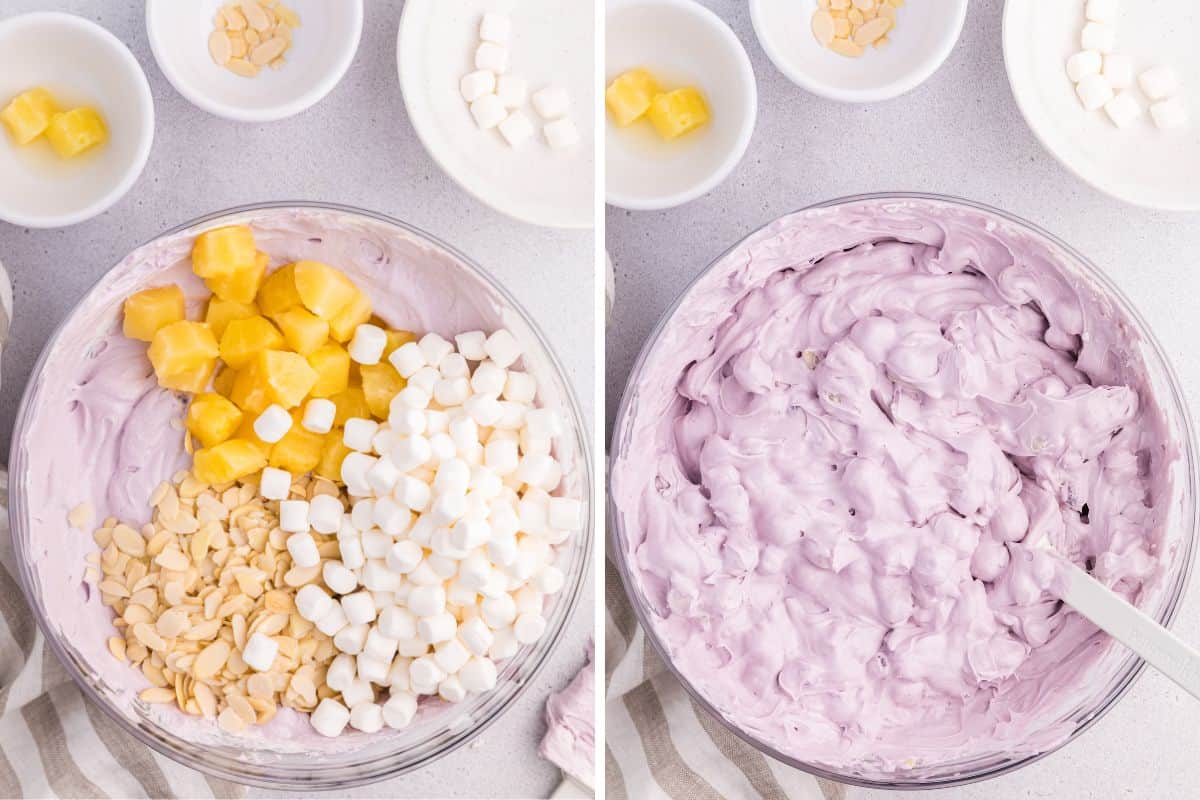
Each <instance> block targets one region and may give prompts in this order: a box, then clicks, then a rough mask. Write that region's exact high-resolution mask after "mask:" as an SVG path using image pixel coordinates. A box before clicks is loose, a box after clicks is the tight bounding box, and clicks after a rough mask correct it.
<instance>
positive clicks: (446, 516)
mask: <svg viewBox="0 0 1200 800" xmlns="http://www.w3.org/2000/svg"><path fill="white" fill-rule="evenodd" d="M466 513H467V498H466V495H463V494H449V493H448V494H443V495H439V496H438V498H437V499H436V500H434V501H433V506H432V507H431V508H430V509H429V514H430V516H431V517H432V519H433V523H434V524H435V525H449V524H450V523H452V522H455V521H457V520H460V519H462V517H463V515H464V514H466Z"/></svg>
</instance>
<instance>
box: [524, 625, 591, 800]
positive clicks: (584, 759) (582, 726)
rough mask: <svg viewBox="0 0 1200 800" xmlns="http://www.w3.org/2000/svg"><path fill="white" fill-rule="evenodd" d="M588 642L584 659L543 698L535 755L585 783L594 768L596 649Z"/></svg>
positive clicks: (589, 779)
mask: <svg viewBox="0 0 1200 800" xmlns="http://www.w3.org/2000/svg"><path fill="white" fill-rule="evenodd" d="M595 647H596V645H595V642H589V643H588V658H587V663H586V664H584V665H583V668H582V669H580V670H579V672H578V673H576V674H575V677H574V678H572V679H571V682H570V683H569V684H567V686H566V687H565V688H564V689H563V690H562V691H560V692H555V693H554V694H552V695H550V699H549V700H547V701H546V712H545V715H544V716H545V719H546V735H545V736H544V737H543V738H542V744H541V746H540V747H538V755H540V756H541V757H542V758H544V759H546V760H547V761H550V762H552V763H553V764H555V765H557V766H558V768H559V769H561V770H562V771H563V772H565V773H567V774H568V775H570V776H572V777H573V778H576V779H578V780H579V781H580V782H582V783H583V784H584V785H586V786H589V787H591V786H594V783H595V778H594V775H595V771H596V751H595V747H596V652H595Z"/></svg>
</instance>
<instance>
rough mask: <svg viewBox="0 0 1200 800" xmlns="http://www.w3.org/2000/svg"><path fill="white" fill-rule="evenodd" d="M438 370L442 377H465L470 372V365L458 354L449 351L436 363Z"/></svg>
mask: <svg viewBox="0 0 1200 800" xmlns="http://www.w3.org/2000/svg"><path fill="white" fill-rule="evenodd" d="M438 372H440V373H441V375H442V377H443V378H465V377H466V376H468V375H470V374H471V367H470V366H469V365H468V364H467V360H466V359H465V358H463V357H462V356H461V355H460V354H458V353H450V354H448V355H447V356H446V357H445V358H443V359H442V363H441V364H438Z"/></svg>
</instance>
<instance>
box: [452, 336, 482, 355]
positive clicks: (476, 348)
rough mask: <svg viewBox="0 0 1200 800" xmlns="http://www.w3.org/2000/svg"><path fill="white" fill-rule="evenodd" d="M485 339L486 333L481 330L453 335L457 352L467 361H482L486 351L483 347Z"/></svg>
mask: <svg viewBox="0 0 1200 800" xmlns="http://www.w3.org/2000/svg"><path fill="white" fill-rule="evenodd" d="M486 340H487V334H485V333H484V332H483V331H466V332H465V333H460V334H458V335H457V336H455V337H454V343H455V344H457V345H458V352H459V353H461V354H462V356H463V357H464V358H466V359H467V360H468V361H482V360H483V359H485V358H487V351H485V350H484V349H483V343H484V341H486Z"/></svg>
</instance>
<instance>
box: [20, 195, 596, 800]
mask: <svg viewBox="0 0 1200 800" xmlns="http://www.w3.org/2000/svg"><path fill="white" fill-rule="evenodd" d="M276 214H298V215H309V216H313V215H315V216H316V217H318V218H321V219H326V220H328V219H336V220H347V221H351V222H354V223H356V224H358V225H363V226H367V227H368V229H371V230H377V231H379V232H380V234H381V235H387V236H389V237H392V236H394V237H399V239H398V241H402V242H403V243H404V246H405V247H412V248H418V249H420V250H421V251H423V252H432V253H434V254H436V256H437V258H438V259H439V263H440V264H444V265H445V268H446V269H451V270H461V271H462V274H461V275H458V276H456V279H461V280H464V281H471V282H475V283H476V284H477V285H479V286H481V287H482V288H483V289H485V290H486V291H489V292H491V293H493V295H494V297H495V298H497V299H498V300H497V302H498V304H499V306H500V307H501V309H502V310H503V312H504V324H505V325H506V326H507V327H508V328H509V329H510V330H512V332H513V333H514V334H515V335H516V336H517V337H518V339H519V340H521V341H522V343H523V344H524V346H525V349H526V361H525V364H526V367H527V368H529V369H531V370H536V372H537V373H538V375H539V378H540V380H541V392H542V394H541V397H543V398H546V397H550V398H555V399H556V402H557V404H558V405H559V406H560V407H561V409H562V410H563V416H564V417H565V419H566V421H567V422H568V425H569V431H568V435H567V436H564V437H562V439H560V441H559V443H558V445H557V447H558V448H559V450H558V452H557V453H556V455H558V456H560V458H562V459H569V460H570V461H571V462H573V463H574V465H575V467H574V469H573V470H572V471H571V472H570V473H569V474H568V480H569V481H571V482H573V485H572V487H571V491H572V493H573V494H576V495H577V496H578V497H579V498H580V499H581V500H582V501H583V502H584V504H585V509H586V513H585V519H586V520H587V522H586V524H585V526H584V529H583V530H582V531H580V532H579V534H578V535H577V536H575V537H572V539H570V540H568V542H567V543H566V544H564V545H562V546H560V550H559V553H560V555H559V561H558V563H559V564H560V566H561V567H562V569H563V571H564V573H565V575H566V577H567V581H566V586H565V588H564V589H563V591H562V592H560V593H559V594H558V595H555V596H554V598H553V599H552V600H551V601H550V607H549V609H548V612H547V617H548V622H549V624H548V626H547V630H546V633H545V635H544V636H543V637H542V638H541V639H540V640H539V641H538V642H536V643H534V644H532V645H528V646H525V647H523V648H522V649H521V650H520V652H518V653H517V654H516V655H515V656H513V657H512V658H511V659H508V660H507V661H505V662H503V663H502V664H501V665H500V678H499V683H498V685H497V687H496V688H495V689H494V690H493V691H491V692H487V693H484V694H478V695H472V696H470V697H469V698H468V699H467V700H465V701H464V702H462V703H459V704H456V705H443V704H440V702H435V703H434V704H433V706H434V707H431V709H430V710H429V712H428V713H423V714H422V715H420V716H419V717H418V720H417V721H415V722H414V723H413V724H412V725H411V726H410V727H409V728H407V729H405V730H403V731H388V729H385V732H384V733H381V734H376V735H374V736H367V735H365V734H360V733H353V734H345V735H343V736H342V737H339V739H337V740H325V741H324V742H322V743H321V744H326V745H327V744H328V743H329V742H330V741H334V742H337V743H339V746H337V747H334V746H329V747H326V748H321V749H319V750H304V749H300V750H297V751H294V752H278V751H275V750H272V749H269V748H266V747H263V746H261V745H262V744H263V742H261V741H258V740H254V739H251V738H249V737H244V738H243V740H240V741H239V740H228V739H226V740H222V741H208V740H207V738H206V740H205V741H203V742H201V743H198V742H196V741H194V739H192V738H188V737H185V736H183V735H181V733H180V731H179V728H180V727H181V725H180V724H179V723H183V722H184V720H185V716H184V715H183V714H182V713H180V712H178V711H176V710H174V709H170V710H169V711H167V713H164V710H163V707H161V706H160V707H157V708H156V709H151V708H150V707H148V706H146V705H145V704H143V703H141V701H139V700H136V699H133V700H131V699H130V698H129V697H128V695H129V692H127V691H122V690H120V689H119V688H117V687H116V686H114V684H113V682H112V681H110V680H109V678H111V677H112V676H113V675H114V673H113V672H112V670H113V669H114V668H115V667H119V668H120V669H123V670H125V671H126V672H127V673H128V674H129V675H130V676H132V678H131V680H133V679H134V678H136V679H139V680H140V679H141V676H139V675H137V674H136V673H135V672H134V671H133V670H132V669H131V668H130V667H129V666H128V665H126V664H117V663H116V662H115V661H112V662H111V663H103V664H92V663H89V662H88V659H87V658H85V657H84V656H83V655H82V654H81V648H80V646H79V645H80V641H78V639H75V640H70V639H68V637H65V636H64V635H63V632H62V631H61V630H60V628H59V627H58V626H57V625H55V624H54V623H53V622H52V621H51V619H50V618H49V615H48V614H47V601H48V598H47V593H46V591H45V587H44V586H43V583H42V581H41V580H40V579H39V575H38V567H37V565H36V564H35V559H34V558H31V554H32V553H33V551H34V549H35V546H36V540H37V537H38V536H39V534H45V524H44V523H43V524H41V525H39V524H38V523H37V522H36V519H37V514H36V512H37V509H33V508H31V507H30V499H29V482H30V478H29V475H28V472H29V462H30V448H31V447H36V446H37V445H38V442H37V441H31V440H30V438H29V427H30V423H31V417H32V416H33V415H34V412H35V411H36V410H37V409H38V408H39V402H40V401H41V397H42V394H43V389H44V386H43V381H42V376H43V373H44V371H45V370H46V368H47V361H48V360H50V359H55V358H57V357H59V356H61V355H62V354H61V353H58V352H56V349H57V348H56V345H57V344H58V342H59V339H60V337H62V336H63V332H64V330H68V329H70V328H71V324H72V321H73V320H75V318H76V317H77V316H79V315H80V309H81V308H85V307H87V306H88V303H89V300H91V299H92V298H94V297H96V296H100V295H103V294H105V290H106V289H110V288H111V287H112V286H114V285H115V286H118V287H120V289H121V291H122V292H128V291H135V290H137V289H138V288H142V287H141V286H139V285H137V283H136V282H131V281H130V280H129V279H128V278H125V279H123V278H122V275H121V273H122V272H123V271H124V266H125V265H126V264H127V263H128V262H129V259H126V260H125V261H123V262H122V264H121V265H118V266H117V267H115V268H114V269H113V270H111V271H109V272H108V273H107V274H106V275H105V276H104V277H103V278H101V279H100V281H99V282H97V284H96V285H95V286H93V287H92V289H91V290H89V292H88V294H87V295H85V297H84V298H83V299H82V300H81V301H80V303H79V304H78V305H77V306H76V307H75V309H74V310H73V311H72V313H71V315H70V316H68V318H67V319H66V320H65V321H64V322H63V323H62V325H60V326H59V328H58V330H57V331H56V332H55V334H54V336H53V337H51V339H50V341H49V342H48V343H47V344H46V347H45V349H44V350H43V351H42V354H41V356H40V358H39V360H38V362H37V365H36V366H35V367H34V370H33V375H32V376H31V379H30V382H29V386H28V387H27V388H26V391H25V395H24V398H23V399H22V402H21V408H20V411H19V413H18V416H17V422H16V428H15V431H14V435H13V445H12V452H11V454H10V461H9V464H10V481H11V493H10V499H11V508H10V512H9V516H10V521H11V525H12V531H13V539H14V542H15V547H16V553H17V562H18V564H19V565H20V579H21V584H22V587H23V588H24V591H25V596H26V597H27V599H28V601H29V605H30V607H31V608H32V609H33V611H34V615H35V617H36V618H37V621H38V625H39V626H40V627H41V630H42V633H43V634H44V635H45V637H46V641H47V642H48V643H49V645H50V647H51V649H52V650H53V651H54V653H55V655H57V656H58V658H59V660H60V661H62V663H63V664H65V665H66V667H67V670H68V672H70V674H71V677H72V678H74V680H75V682H76V683H77V684H78V685H79V687H80V688H81V689H82V690H83V692H84V694H85V695H87V697H88V698H89V699H90V700H91V701H92V702H94V703H96V704H97V705H98V706H100V708H102V709H103V710H104V711H105V712H106V713H107V714H108V715H109V716H111V717H112V718H113V719H114V720H116V721H117V722H118V723H119V724H120V725H121V727H123V728H124V729H125V730H126V731H128V732H129V733H130V734H131V735H132V736H134V737H135V738H137V739H138V740H139V741H141V742H142V743H144V744H146V745H149V746H150V747H153V748H154V749H156V750H158V751H159V752H160V753H162V754H164V755H166V756H169V757H170V758H173V759H175V760H176V761H178V762H180V763H181V764H184V765H187V766H189V767H192V768H194V769H198V770H201V771H202V772H206V773H209V774H211V775H216V776H219V777H222V778H226V779H228V780H232V781H236V782H238V783H243V784H252V785H257V786H262V787H266V788H272V789H309V790H317V789H346V788H349V787H352V786H358V785H362V784H365V783H370V782H373V781H379V780H383V779H385V778H390V777H394V776H396V775H400V774H402V773H405V772H409V771H411V770H414V769H418V768H420V767H424V766H426V765H428V764H429V763H431V762H432V761H434V760H436V759H438V758H441V757H443V756H445V755H447V754H448V753H451V752H454V751H455V750H458V749H459V748H461V747H462V746H463V745H465V744H466V743H467V742H469V741H471V740H472V739H473V738H475V737H476V736H477V735H479V734H480V733H481V732H482V731H483V730H484V729H486V728H487V727H488V726H489V725H490V724H492V723H493V722H495V721H496V720H497V719H498V718H499V717H500V716H501V715H502V714H503V713H504V712H505V710H506V709H508V708H509V707H510V706H512V704H513V703H514V702H515V701H516V700H517V699H518V698H519V697H520V696H521V695H522V693H523V692H524V691H525V689H526V687H528V686H529V684H530V683H531V682H532V680H533V678H534V676H535V675H536V674H537V672H538V670H539V669H540V668H541V667H542V665H544V664H545V663H546V661H547V659H548V658H549V657H550V654H551V653H552V652H553V650H554V648H555V645H556V643H557V642H558V641H559V639H560V638H561V637H562V634H563V632H564V630H565V627H566V625H567V623H568V621H569V620H570V618H571V616H572V612H573V610H574V609H575V606H576V604H577V602H578V600H579V596H580V592H581V590H582V588H583V586H584V581H585V580H586V575H587V565H588V560H589V554H590V552H591V541H592V536H593V525H594V521H593V519H592V514H591V508H590V503H589V500H590V498H591V496H592V495H591V487H592V474H591V460H590V458H589V454H588V444H587V437H586V435H585V428H584V423H583V417H582V415H581V413H580V410H579V406H578V403H577V401H576V399H575V396H574V393H573V391H572V389H571V387H570V385H569V384H568V382H567V380H566V377H565V372H564V371H563V369H562V366H561V364H560V363H559V361H558V360H557V358H556V357H555V355H554V353H553V350H552V348H551V346H550V343H549V342H548V341H547V339H546V336H545V335H544V334H543V333H542V332H541V331H540V330H539V329H538V327H537V325H536V324H535V323H534V322H533V320H532V319H530V317H529V315H528V314H527V313H526V312H525V311H524V310H523V309H522V308H521V306H520V304H519V303H518V302H517V300H516V299H515V298H514V297H513V296H512V295H511V294H510V293H509V292H508V291H507V290H506V289H505V288H504V287H503V286H501V285H500V284H499V283H497V282H496V281H495V280H494V279H493V278H492V277H491V276H490V275H488V273H487V272H485V271H484V270H483V268H482V267H480V266H479V265H478V264H476V263H475V262H474V261H472V260H471V259H469V258H467V257H466V256H465V255H463V254H462V253H460V252H458V251H457V250H455V249H453V248H452V247H450V246H449V245H447V244H445V243H444V242H441V241H439V240H438V239H436V238H435V237H433V236H430V235H429V234H427V233H424V232H422V231H420V230H418V229H416V228H414V227H412V226H410V225H407V224H405V223H403V222H400V221H398V220H394V219H390V218H388V217H385V216H383V215H380V214H375V213H371V212H368V211H363V210H360V209H355V208H349V207H344V206H335V205H326V204H315V203H302V202H292V203H271V204H261V205H254V206H246V207H241V208H235V209H231V210H229V211H222V212H219V213H216V214H212V215H210V216H206V217H203V218H201V219H198V220H195V221H193V222H189V223H187V224H185V225H182V226H180V227H178V228H176V229H174V230H172V231H169V232H167V233H165V234H163V236H162V237H159V238H158V239H155V240H154V241H152V242H149V243H147V244H146V245H144V246H143V248H138V251H135V253H137V252H139V251H142V250H143V249H144V248H152V247H154V246H155V245H156V243H159V242H161V241H162V240H163V239H166V238H169V237H172V236H175V235H177V234H183V235H194V234H196V233H199V232H200V231H202V230H205V229H208V228H212V227H217V226H220V225H227V224H233V223H237V222H243V221H246V220H254V219H258V218H263V217H269V216H271V215H276ZM376 226H377V227H376ZM155 263H156V264H161V263H162V262H158V261H156V262H155ZM164 266H165V264H164ZM114 320H115V316H114ZM112 324H113V327H115V323H112ZM110 330H112V328H110V327H108V326H105V327H104V328H103V329H98V330H97V331H96V334H97V335H98V336H100V335H103V334H105V333H108V332H109V331H110ZM169 477H170V475H169V474H167V475H162V476H161V477H159V478H155V481H157V480H160V479H167V478H169ZM64 478H65V480H67V481H69V480H71V478H70V477H69V476H64ZM62 524H64V525H65V521H64V522H63V523H62ZM73 535H74V536H75V537H78V538H79V539H81V540H86V543H87V547H88V548H90V549H96V548H95V546H94V545H93V544H92V543H91V537H90V535H89V534H86V533H78V532H76V533H74V534H73ZM42 547H43V548H44V547H45V545H44V544H43V545H42ZM41 552H42V553H44V552H45V550H44V549H43V550H42V551H41ZM80 557H81V558H82V556H80ZM72 588H74V587H72ZM79 591H80V593H81V594H80V598H81V599H82V598H83V597H84V595H83V592H84V589H83V587H82V586H80V587H79ZM51 602H55V603H61V602H62V600H61V598H55V599H53V600H51ZM68 602H70V601H68ZM587 618H588V619H590V616H587ZM106 619H107V618H106ZM97 627H103V628H104V629H103V630H97V631H94V632H92V631H90V630H89V631H88V632H87V635H97V636H99V637H100V643H101V645H102V644H103V640H104V639H106V638H107V637H108V636H109V635H111V628H109V627H108V626H107V625H104V626H97ZM100 652H104V651H103V649H102V648H101V651H100ZM102 657H103V658H110V657H109V656H107V654H106V653H105V654H104V655H103V656H102ZM104 673H107V677H106V675H105V674H104ZM141 685H148V684H146V683H143V684H141ZM138 688H141V686H140V685H139V686H137V687H135V689H134V691H136V689H138ZM425 706H426V703H424V702H423V703H422V708H425ZM439 706H440V707H439ZM283 716H284V714H283V713H281V714H280V715H279V717H277V718H276V719H277V720H278V719H280V718H282V717H283ZM186 719H187V720H189V721H196V719H197V718H194V717H188V718H186ZM172 723H176V724H172ZM304 724H305V725H307V723H306V722H305V723H304ZM213 728H214V730H215V724H214V725H213Z"/></svg>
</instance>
